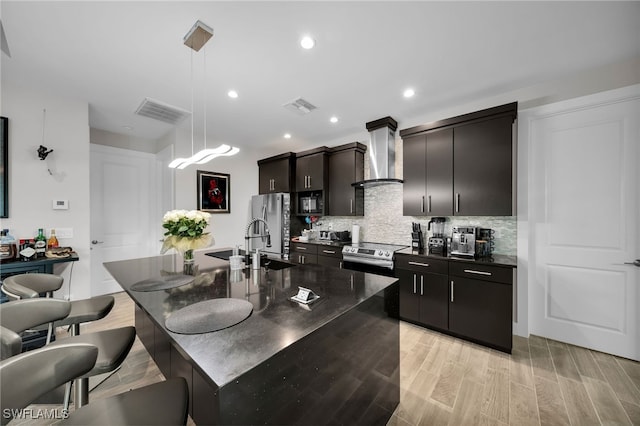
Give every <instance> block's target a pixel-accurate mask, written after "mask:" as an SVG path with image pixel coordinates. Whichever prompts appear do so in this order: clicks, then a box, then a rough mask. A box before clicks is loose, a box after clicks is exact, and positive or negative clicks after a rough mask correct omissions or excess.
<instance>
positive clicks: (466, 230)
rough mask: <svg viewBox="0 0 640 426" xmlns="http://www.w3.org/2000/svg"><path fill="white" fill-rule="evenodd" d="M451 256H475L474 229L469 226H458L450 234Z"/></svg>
mask: <svg viewBox="0 0 640 426" xmlns="http://www.w3.org/2000/svg"><path fill="white" fill-rule="evenodd" d="M451 255H452V256H462V257H472V258H473V257H475V255H476V228H474V227H471V226H458V227H454V228H453V232H452V233H451Z"/></svg>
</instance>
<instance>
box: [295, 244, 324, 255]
mask: <svg viewBox="0 0 640 426" xmlns="http://www.w3.org/2000/svg"><path fill="white" fill-rule="evenodd" d="M291 251H297V252H298V253H305V254H310V255H313V254H318V246H317V245H316V244H307V243H293V242H292V243H291Z"/></svg>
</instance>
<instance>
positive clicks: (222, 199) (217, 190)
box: [198, 170, 231, 213]
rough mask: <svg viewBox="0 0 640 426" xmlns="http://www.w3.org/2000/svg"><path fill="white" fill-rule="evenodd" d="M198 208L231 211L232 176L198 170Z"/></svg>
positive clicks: (217, 211) (213, 211) (218, 211)
mask: <svg viewBox="0 0 640 426" xmlns="http://www.w3.org/2000/svg"><path fill="white" fill-rule="evenodd" d="M198 210H202V211H205V212H209V213H231V178H230V176H229V175H228V174H226V173H215V172H205V171H203V170H198Z"/></svg>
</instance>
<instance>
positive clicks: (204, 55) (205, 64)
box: [202, 46, 207, 149]
mask: <svg viewBox="0 0 640 426" xmlns="http://www.w3.org/2000/svg"><path fill="white" fill-rule="evenodd" d="M202 56H203V58H204V65H203V67H202V68H203V71H204V76H203V79H204V82H203V83H202V86H203V88H204V89H203V93H204V99H203V103H204V149H207V46H205V47H204V51H203V52H202Z"/></svg>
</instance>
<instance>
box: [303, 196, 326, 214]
mask: <svg viewBox="0 0 640 426" xmlns="http://www.w3.org/2000/svg"><path fill="white" fill-rule="evenodd" d="M299 212H300V213H309V214H310V213H320V212H322V199H321V198H319V197H315V196H309V197H300V203H299Z"/></svg>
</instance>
